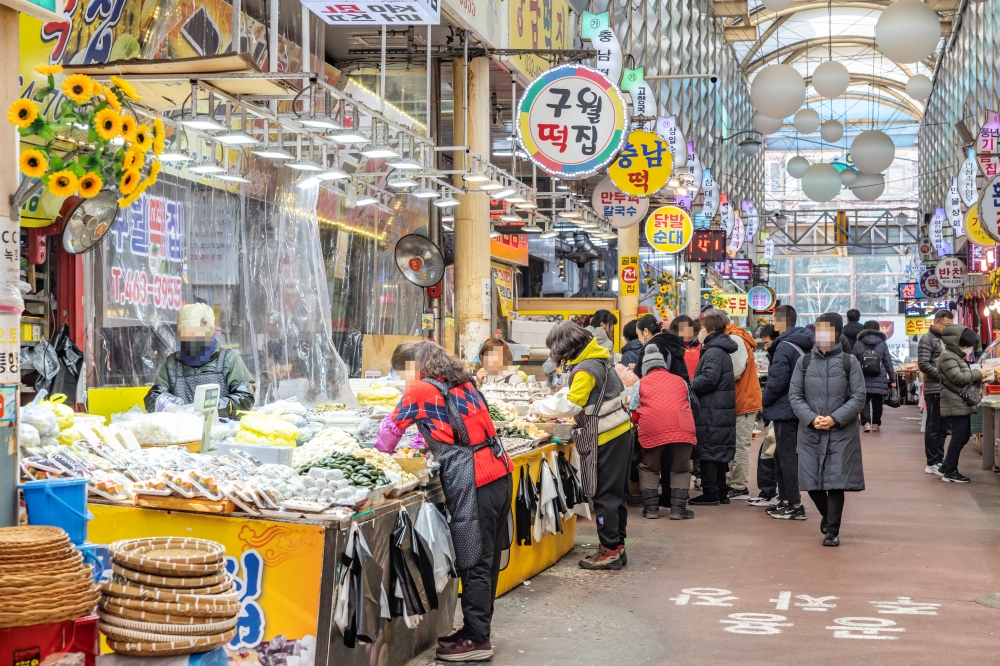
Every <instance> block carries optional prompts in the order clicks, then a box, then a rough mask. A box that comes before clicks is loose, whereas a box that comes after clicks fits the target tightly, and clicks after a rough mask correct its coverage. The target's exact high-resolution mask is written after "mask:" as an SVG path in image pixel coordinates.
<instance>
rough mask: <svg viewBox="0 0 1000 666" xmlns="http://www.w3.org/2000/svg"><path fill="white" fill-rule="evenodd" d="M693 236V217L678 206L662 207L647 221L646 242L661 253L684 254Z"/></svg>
mask: <svg viewBox="0 0 1000 666" xmlns="http://www.w3.org/2000/svg"><path fill="white" fill-rule="evenodd" d="M693 235H694V225H693V224H691V216H690V215H688V214H687V212H686V211H685V210H684V209H683V208H678V207H677V206H661V207H660V208H657V209H656V210H654V211H653V213H652V214H651V215H650V216H649V218H648V219H647V220H646V240H647V241H649V244H650V246H651V247H653V249H656V250H659V251H660V252H666V253H667V254H676V253H678V252H682V251H683V250H684V248H686V247H687V246H688V244H690V243H691V237H692V236H693Z"/></svg>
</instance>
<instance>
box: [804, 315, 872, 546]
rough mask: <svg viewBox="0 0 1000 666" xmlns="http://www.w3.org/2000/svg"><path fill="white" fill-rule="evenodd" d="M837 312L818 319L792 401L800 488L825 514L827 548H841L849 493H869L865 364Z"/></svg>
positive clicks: (824, 541) (820, 511)
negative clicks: (863, 419)
mask: <svg viewBox="0 0 1000 666" xmlns="http://www.w3.org/2000/svg"><path fill="white" fill-rule="evenodd" d="M842 330H843V320H842V319H841V318H840V315H837V314H831V313H827V314H823V315H820V316H819V317H817V318H816V342H815V346H814V347H813V348H812V350H810V351H809V352H808V353H806V354H804V355H803V356H802V357H801V358H800V359H799V360H798V361H796V363H795V368H794V370H793V371H792V377H791V381H790V383H789V387H788V402H789V404H791V406H792V411H794V412H795V415H796V416H797V417H798V419H799V425H798V433H797V437H798V463H799V470H798V475H799V488H800V489H801V490H804V491H806V492H808V493H809V498H810V499H812V501H813V503H814V504H815V505H816V510H817V511H819V513H820V515H821V516H822V520H821V521H820V531H821V532H822V533H823V535H824V538H823V545H824V546H839V545H840V523H841V517H842V516H843V512H844V493H845V492H857V491H861V490H864V489H865V472H864V467H863V465H862V462H861V432H860V431H859V429H858V415H859V414H860V413H861V408H862V406H863V405H864V404H865V395H866V394H865V378H864V376H863V375H862V373H861V364H860V363H859V362H858V360H857V359H856V358H855V357H854V356H853V355H852V354H848V353H846V351H845V350H844V347H843V344H842V343H841V341H840V336H841V334H842Z"/></svg>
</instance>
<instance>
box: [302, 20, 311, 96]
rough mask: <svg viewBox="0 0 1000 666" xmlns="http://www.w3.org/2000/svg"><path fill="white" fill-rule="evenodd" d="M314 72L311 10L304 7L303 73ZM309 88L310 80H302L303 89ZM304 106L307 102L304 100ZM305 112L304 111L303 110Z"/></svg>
mask: <svg viewBox="0 0 1000 666" xmlns="http://www.w3.org/2000/svg"><path fill="white" fill-rule="evenodd" d="M311 71H312V35H310V34H309V8H308V7H306V5H305V4H303V5H302V72H303V73H308V72H311ZM308 86H309V79H308V78H303V79H302V87H303V88H306V87H308ZM302 103H303V105H304V104H305V100H303V102H302ZM303 110H304V109H303Z"/></svg>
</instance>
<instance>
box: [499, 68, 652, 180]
mask: <svg viewBox="0 0 1000 666" xmlns="http://www.w3.org/2000/svg"><path fill="white" fill-rule="evenodd" d="M517 112H518V124H517V138H518V140H519V142H520V143H521V147H522V148H523V149H524V152H526V153H527V154H528V157H529V158H530V159H531V161H532V162H534V163H535V164H537V165H538V166H539V167H541V168H542V169H543V170H544V171H547V172H548V173H551V174H554V175H556V176H560V177H562V178H571V179H577V178H586V177H587V176H589V175H590V174H592V173H595V172H596V171H598V170H600V169H602V168H604V167H605V166H606V165H607V164H608V163H610V162H611V160H612V159H614V157H615V155H617V154H618V152H619V151H620V150H621V149H622V146H624V145H625V142H626V136H627V134H628V132H627V130H628V117H627V114H626V111H625V99H624V98H623V97H622V94H621V91H619V90H618V87H617V86H616V85H614V84H613V83H612V82H611V81H609V80H608V79H607V78H606V77H605V76H604V75H603V74H601V73H600V72H598V71H596V70H593V69H591V68H589V67H583V66H582V65H561V66H559V67H555V68H553V69H550V70H549V71H547V72H545V73H544V74H542V75H541V76H539V77H538V78H537V79H535V80H534V81H532V82H531V85H529V86H528V88H527V90H525V92H524V96H522V97H521V102H520V104H519V105H518V110H517ZM623 191H625V190H623ZM645 196H648V195H645Z"/></svg>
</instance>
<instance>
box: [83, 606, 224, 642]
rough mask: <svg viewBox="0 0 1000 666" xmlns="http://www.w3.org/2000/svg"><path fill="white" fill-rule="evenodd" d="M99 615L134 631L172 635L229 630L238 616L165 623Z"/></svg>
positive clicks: (105, 621) (116, 624)
mask: <svg viewBox="0 0 1000 666" xmlns="http://www.w3.org/2000/svg"><path fill="white" fill-rule="evenodd" d="M98 615H99V616H100V618H101V621H102V622H103V623H104V624H108V625H111V626H114V627H120V628H122V629H130V630H132V631H144V632H146V633H150V634H168V635H171V636H211V635H213V634H219V633H223V632H226V631H229V630H230V629H232V628H233V627H235V626H236V623H237V622H238V621H239V618H238V617H234V618H232V619H229V620H220V621H218V622H206V623H203V624H163V623H160V622H143V621H141V620H129V619H128V618H124V617H120V616H118V615H111V614H110V613H105V612H103V611H99V612H98Z"/></svg>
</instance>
